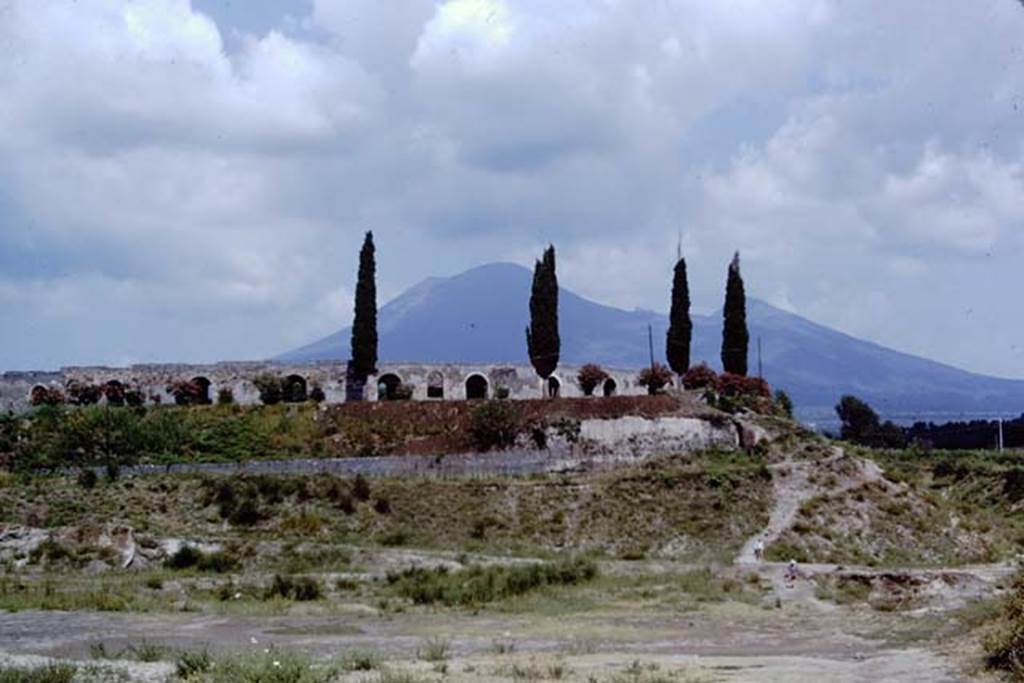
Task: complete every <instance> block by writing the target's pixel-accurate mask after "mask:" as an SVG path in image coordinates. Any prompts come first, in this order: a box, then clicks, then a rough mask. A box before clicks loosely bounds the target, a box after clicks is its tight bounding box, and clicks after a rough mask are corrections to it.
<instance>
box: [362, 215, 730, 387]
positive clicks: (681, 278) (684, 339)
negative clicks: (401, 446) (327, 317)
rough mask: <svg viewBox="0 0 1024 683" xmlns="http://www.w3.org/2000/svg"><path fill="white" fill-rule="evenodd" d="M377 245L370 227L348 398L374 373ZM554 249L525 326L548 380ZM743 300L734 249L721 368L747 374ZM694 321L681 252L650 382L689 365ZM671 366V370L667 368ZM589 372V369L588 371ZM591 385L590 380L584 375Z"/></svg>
mask: <svg viewBox="0 0 1024 683" xmlns="http://www.w3.org/2000/svg"><path fill="white" fill-rule="evenodd" d="M376 270H377V267H376V249H375V246H374V243H373V232H372V231H368V232H367V233H366V235H365V237H364V239H363V245H362V248H361V249H360V252H359V271H358V274H357V278H356V289H355V311H354V317H353V321H352V336H351V339H350V355H349V358H350V360H349V362H348V370H347V379H348V383H349V384H351V385H352V387H353V390H352V391H351V392H350V394H349V398H351V399H353V400H360V399H362V398H364V395H365V385H366V382H367V380H368V379H369V377H370V376H371V375H375V374H377V360H378V357H377V343H378V335H377V285H376ZM556 271H557V269H556V264H555V248H554V246H552V245H549V246H548V247H547V249H545V250H544V252H543V254H542V255H541V257H540V258H539V259H537V261H536V263H535V264H534V268H533V282H532V285H531V289H530V301H529V306H530V323H529V325H527V327H526V350H527V355H528V357H529V359H530V364H531V365H532V366H533V369H534V371H535V372H536V373H537V376H538V377H540V378H541V379H543V380H547V379H548V378H550V377H551V375H552V373H554V371H555V368H557V367H558V360H559V357H560V355H561V336H560V334H559V326H558V274H557V272H556ZM746 311H747V303H746V292H745V289H744V284H743V276H742V274H741V273H740V255H739V252H736V253H735V254H734V256H733V258H732V261H731V262H730V263H729V267H728V271H727V275H726V286H725V306H724V308H723V316H722V347H721V360H722V368H723V370H724V372H725V374H726V375H735V376H738V377H746V375H747V358H748V348H749V345H750V333H749V331H748V330H747V312H746ZM692 337H693V322H692V321H691V319H690V288H689V283H688V281H687V274H686V260H685V259H684V258H682V257H680V258H679V259H678V260H677V262H676V264H675V268H674V269H673V277H672V294H671V307H670V311H669V327H668V331H667V332H666V339H665V356H666V360H667V362H668V368H665V367H664V366H663V365H661V364H660V363H654V364H652V366H651V367H650V368H649V369H645V370H646V371H647V372H648V376H647V377H646V378H643V377H642V378H641V379H642V380H645V381H646V382H647V385H648V386H659V387H660V386H664V385H665V384H667V383H668V381H670V379H671V375H670V374H669V373H670V372H671V373H674V374H676V375H678V376H679V377H683V376H684V375H686V373H687V372H688V371H689V370H690V355H691V347H692ZM669 368H670V370H669ZM590 374H593V373H590ZM587 383H588V384H590V380H589V379H588V380H587Z"/></svg>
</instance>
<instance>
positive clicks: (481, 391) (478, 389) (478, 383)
mask: <svg viewBox="0 0 1024 683" xmlns="http://www.w3.org/2000/svg"><path fill="white" fill-rule="evenodd" d="M483 398H487V378H486V377H484V376H483V375H470V376H469V377H467V378H466V400H469V401H473V400H478V399H483Z"/></svg>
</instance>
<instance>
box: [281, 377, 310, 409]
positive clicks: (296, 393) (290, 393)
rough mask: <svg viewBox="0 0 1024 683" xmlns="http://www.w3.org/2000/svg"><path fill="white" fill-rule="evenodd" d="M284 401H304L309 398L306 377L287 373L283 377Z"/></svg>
mask: <svg viewBox="0 0 1024 683" xmlns="http://www.w3.org/2000/svg"><path fill="white" fill-rule="evenodd" d="M283 389H284V392H283V393H284V402H285V403H305V402H306V399H307V398H309V394H308V393H307V391H306V378H305V377H303V376H302V375H288V376H287V377H285V378H284V386H283Z"/></svg>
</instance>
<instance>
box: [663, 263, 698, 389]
mask: <svg viewBox="0 0 1024 683" xmlns="http://www.w3.org/2000/svg"><path fill="white" fill-rule="evenodd" d="M692 335H693V323H692V322H691V321H690V285H689V283H687V281H686V259H683V258H681V259H679V261H678V262H677V263H676V268H675V275H674V277H673V278H672V308H671V310H670V311H669V314H668V334H667V335H666V338H665V356H666V357H667V359H668V365H669V367H670V368H672V372H674V373H676V374H677V375H682V374H683V373H685V372H686V371H687V370H689V369H690V339H691V337H692Z"/></svg>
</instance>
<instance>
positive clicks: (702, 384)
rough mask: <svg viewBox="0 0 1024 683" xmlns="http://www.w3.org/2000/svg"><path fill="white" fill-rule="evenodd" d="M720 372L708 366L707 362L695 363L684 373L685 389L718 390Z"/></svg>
mask: <svg viewBox="0 0 1024 683" xmlns="http://www.w3.org/2000/svg"><path fill="white" fill-rule="evenodd" d="M718 384H719V377H718V373H716V372H715V371H714V370H712V369H711V368H709V367H708V365H707V363H701V364H700V365H695V366H694V367H692V368H690V369H689V370H687V371H686V374H684V375H683V388H684V389H711V390H712V391H718Z"/></svg>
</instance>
